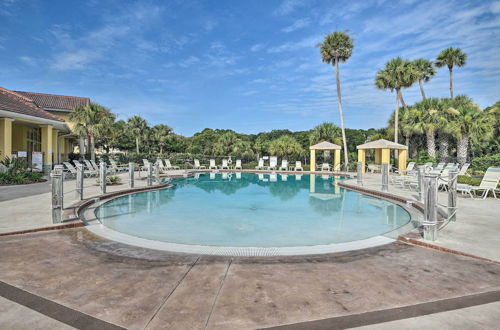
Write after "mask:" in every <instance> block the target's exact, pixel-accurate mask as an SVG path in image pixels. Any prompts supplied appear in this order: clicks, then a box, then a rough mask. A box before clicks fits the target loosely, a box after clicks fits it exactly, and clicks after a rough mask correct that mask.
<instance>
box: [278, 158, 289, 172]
mask: <svg viewBox="0 0 500 330" xmlns="http://www.w3.org/2000/svg"><path fill="white" fill-rule="evenodd" d="M279 170H280V171H281V170H283V171H288V160H286V159H282V160H281V166H280V168H279Z"/></svg>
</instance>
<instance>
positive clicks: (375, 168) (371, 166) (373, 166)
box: [367, 164, 380, 173]
mask: <svg viewBox="0 0 500 330" xmlns="http://www.w3.org/2000/svg"><path fill="white" fill-rule="evenodd" d="M367 169H368V172H370V173H375V172H379V173H380V165H379V164H368V165H367Z"/></svg>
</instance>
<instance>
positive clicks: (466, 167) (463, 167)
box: [458, 163, 470, 175]
mask: <svg viewBox="0 0 500 330" xmlns="http://www.w3.org/2000/svg"><path fill="white" fill-rule="evenodd" d="M469 166H470V164H469V163H465V164H463V165H462V167H461V168H460V171H458V175H465V174H466V173H467V170H468V169H469Z"/></svg>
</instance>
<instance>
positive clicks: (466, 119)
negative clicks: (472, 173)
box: [450, 95, 495, 165]
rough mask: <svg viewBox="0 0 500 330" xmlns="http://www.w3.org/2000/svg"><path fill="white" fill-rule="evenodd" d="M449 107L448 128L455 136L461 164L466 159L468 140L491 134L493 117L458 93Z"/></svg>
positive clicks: (478, 139) (488, 136)
mask: <svg viewBox="0 0 500 330" xmlns="http://www.w3.org/2000/svg"><path fill="white" fill-rule="evenodd" d="M454 101H455V102H454V106H453V107H452V108H450V112H451V114H452V116H453V120H452V121H451V123H450V129H451V131H452V132H453V134H454V135H455V136H456V137H457V161H458V162H459V163H460V164H461V165H462V164H464V163H465V162H466V160H467V150H468V146H469V142H470V140H471V139H472V140H476V141H480V140H485V139H489V138H490V137H491V136H492V134H493V125H494V120H495V119H494V117H493V116H492V114H491V113H490V112H485V111H482V110H481V108H480V107H479V106H478V105H476V104H474V103H473V102H472V100H471V99H470V98H469V97H467V96H465V95H459V96H457V97H456V98H455V99H454Z"/></svg>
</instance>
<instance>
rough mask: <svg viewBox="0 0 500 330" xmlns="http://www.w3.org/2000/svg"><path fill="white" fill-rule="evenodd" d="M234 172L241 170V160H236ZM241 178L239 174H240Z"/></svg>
mask: <svg viewBox="0 0 500 330" xmlns="http://www.w3.org/2000/svg"><path fill="white" fill-rule="evenodd" d="M234 169H235V170H242V169H243V167H241V159H236V165H235V166H234ZM240 176H241V173H240Z"/></svg>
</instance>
